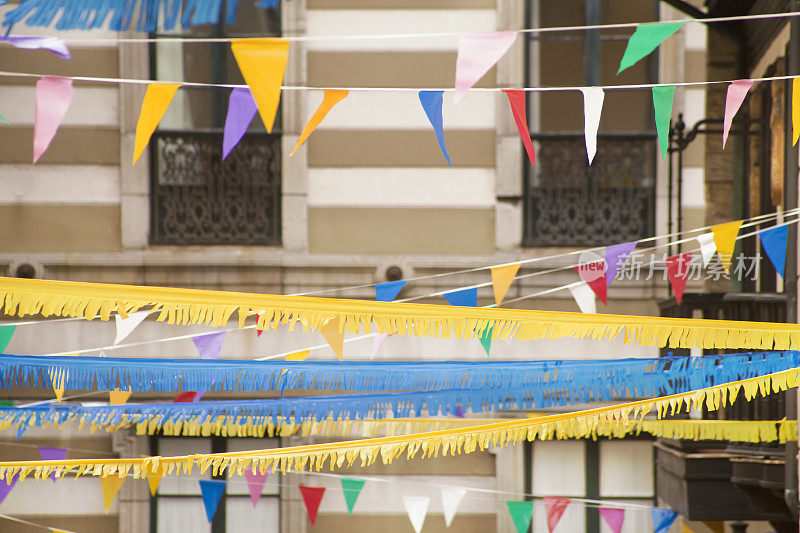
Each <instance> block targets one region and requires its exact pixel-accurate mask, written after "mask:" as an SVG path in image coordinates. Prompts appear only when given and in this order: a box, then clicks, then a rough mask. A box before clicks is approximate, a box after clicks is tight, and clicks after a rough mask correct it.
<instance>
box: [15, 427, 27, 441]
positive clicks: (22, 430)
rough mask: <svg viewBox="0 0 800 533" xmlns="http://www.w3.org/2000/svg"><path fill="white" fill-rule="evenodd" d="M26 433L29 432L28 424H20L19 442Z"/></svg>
mask: <svg viewBox="0 0 800 533" xmlns="http://www.w3.org/2000/svg"><path fill="white" fill-rule="evenodd" d="M26 431H28V426H27V425H26V424H20V425H19V428H17V440H19V439H21V438H22V436H23V435H24V434H25V432H26Z"/></svg>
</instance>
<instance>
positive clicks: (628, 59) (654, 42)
mask: <svg viewBox="0 0 800 533" xmlns="http://www.w3.org/2000/svg"><path fill="white" fill-rule="evenodd" d="M684 24H686V23H685V22H674V23H671V24H640V25H638V26H636V31H634V32H633V35H631V36H630V38H629V39H628V46H627V47H626V48H625V53H624V54H622V60H621V61H620V63H619V70H617V74H619V73H620V72H622V71H623V70H625V69H626V68H628V67H632V66H633V65H635V64H636V63H637V62H638V61H639V60H640V59H642V58H643V57H645V56H647V55H649V54H650V53H652V52H653V50H655V49H656V48H658V46H659V45H660V44H661V43H663V42H664V40H665V39H666V38H667V37H669V36H670V35H672V34H673V33H675V32H676V31H678V30H679V29H681V26H683V25H684Z"/></svg>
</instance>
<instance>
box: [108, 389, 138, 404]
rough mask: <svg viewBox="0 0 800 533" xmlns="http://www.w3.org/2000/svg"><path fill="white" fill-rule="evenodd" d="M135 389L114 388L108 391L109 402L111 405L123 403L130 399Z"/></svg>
mask: <svg viewBox="0 0 800 533" xmlns="http://www.w3.org/2000/svg"><path fill="white" fill-rule="evenodd" d="M131 394H133V391H129V390H119V389H114V390H110V391H108V403H110V404H111V405H122V404H124V403H125V402H127V401H128V398H130V397H131Z"/></svg>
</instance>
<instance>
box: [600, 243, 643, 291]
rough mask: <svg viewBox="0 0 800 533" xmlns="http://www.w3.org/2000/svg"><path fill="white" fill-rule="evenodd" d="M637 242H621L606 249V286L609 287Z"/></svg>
mask: <svg viewBox="0 0 800 533" xmlns="http://www.w3.org/2000/svg"><path fill="white" fill-rule="evenodd" d="M637 244H638V241H631V242H623V243H621V244H612V245H611V246H607V247H606V251H605V261H606V286H607V287H608V286H610V285H611V282H612V281H614V278H615V277H616V276H617V272H618V271H619V269H620V268H621V267H622V265H624V264H625V261H627V260H628V256H630V255H631V252H633V250H634V248H636V245H637Z"/></svg>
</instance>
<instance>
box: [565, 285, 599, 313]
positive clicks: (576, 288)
mask: <svg viewBox="0 0 800 533" xmlns="http://www.w3.org/2000/svg"><path fill="white" fill-rule="evenodd" d="M567 288H568V289H569V292H571V293H572V297H573V298H575V303H576V304H578V307H579V308H580V310H581V312H582V313H591V314H594V313H596V312H597V305H596V302H595V299H594V291H593V290H592V289H591V288H590V287H589V285H587V284H586V282H584V281H582V282H580V283H577V284H574V285H567Z"/></svg>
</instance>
